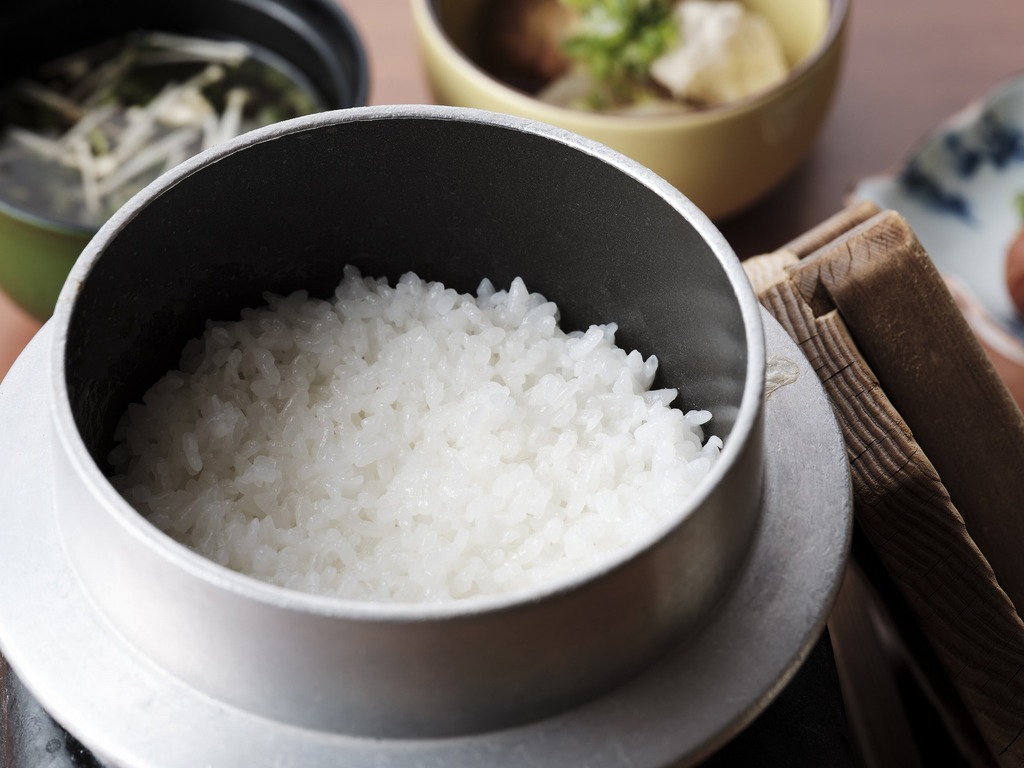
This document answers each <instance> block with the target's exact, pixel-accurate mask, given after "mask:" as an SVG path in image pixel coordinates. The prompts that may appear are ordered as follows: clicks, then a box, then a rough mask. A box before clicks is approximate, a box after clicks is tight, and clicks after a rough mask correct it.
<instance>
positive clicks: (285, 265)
mask: <svg viewBox="0 0 1024 768" xmlns="http://www.w3.org/2000/svg"><path fill="white" fill-rule="evenodd" d="M143 194H144V195H145V193H143ZM127 207H128V208H129V209H132V212H133V213H134V216H133V218H131V220H130V221H128V222H127V223H126V224H125V225H124V227H123V229H121V231H120V232H117V233H116V235H114V236H111V237H108V238H107V242H106V243H105V245H104V247H103V250H102V253H101V255H100V258H98V260H97V261H96V262H95V264H94V265H93V267H92V269H91V271H90V272H89V274H88V277H87V279H86V281H85V283H84V285H82V286H81V287H80V290H79V292H78V295H77V298H76V304H75V307H74V314H73V317H72V318H71V320H70V330H69V337H68V341H67V360H66V365H67V367H66V378H67V384H68V387H69V389H70V395H71V405H72V408H73V411H74V413H75V415H76V419H77V423H78V427H79V429H80V430H81V433H82V435H83V437H84V439H85V442H86V444H87V446H88V447H89V450H90V451H91V453H92V454H93V456H94V458H95V459H96V460H97V462H99V463H100V465H101V466H104V458H103V457H104V456H105V455H106V452H107V449H108V448H109V446H110V442H109V441H110V435H111V432H112V430H113V426H114V423H115V422H116V420H117V418H118V416H119V415H120V414H121V413H122V412H123V410H124V408H125V407H126V405H127V403H128V402H129V401H131V400H133V399H137V398H138V397H139V396H140V395H141V393H142V392H143V391H144V390H145V388H147V387H148V386H149V385H150V384H151V383H152V382H153V381H155V379H156V378H158V376H159V375H161V374H162V373H163V372H165V371H166V370H168V369H169V368H171V367H174V366H176V363H177V355H178V352H179V350H180V349H181V348H182V346H183V344H184V342H185V341H186V340H187V339H188V338H191V337H194V336H198V335H200V334H201V333H202V330H203V326H204V321H205V320H206V319H208V318H214V319H230V318H235V317H237V315H238V313H239V311H240V309H241V308H243V307H246V306H252V305H258V304H261V303H263V293H264V292H265V291H272V292H277V293H287V292H291V291H294V290H296V289H300V288H303V289H308V290H309V291H310V292H311V293H312V294H317V295H321V296H323V295H327V294H329V293H330V292H331V291H332V290H333V288H334V287H335V286H336V285H337V283H338V282H339V281H340V280H341V276H342V268H343V266H344V265H345V264H346V263H349V262H351V263H353V264H354V265H356V266H357V267H359V268H360V269H361V270H362V271H363V273H364V274H366V275H372V276H386V277H388V278H389V279H391V280H392V281H394V280H395V279H397V278H398V277H399V276H400V275H401V274H402V273H403V272H406V271H410V270H412V271H415V272H417V273H418V274H419V275H420V277H422V278H424V279H430V280H439V281H441V282H443V283H445V284H446V285H448V286H450V287H454V288H457V289H458V290H460V291H464V292H465V291H475V289H476V287H477V285H478V283H479V281H480V280H481V279H482V278H484V277H488V278H490V279H491V280H492V281H493V282H494V283H495V285H496V286H499V287H507V286H508V284H509V282H510V281H511V280H512V278H514V277H516V276H522V277H523V279H524V280H525V281H526V284H527V286H528V287H529V288H530V289H531V290H533V291H539V292H541V293H543V294H544V295H545V296H547V297H548V298H549V299H551V300H554V301H556V302H557V303H558V305H559V307H560V309H561V312H562V323H563V326H564V327H565V328H566V329H574V328H576V329H578V328H585V327H587V326H588V325H590V324H592V323H604V322H612V321H614V322H616V323H617V324H618V325H619V332H618V336H617V340H618V343H619V345H620V346H622V347H625V348H628V349H632V348H636V349H639V350H640V351H641V352H642V353H643V354H644V355H645V356H646V355H650V354H657V356H658V360H659V362H660V366H659V378H660V381H659V382H658V383H659V384H660V385H666V386H676V387H679V388H680V389H681V392H682V395H681V397H680V399H679V400H678V401H677V405H678V406H679V407H681V408H684V409H686V408H690V407H701V408H707V409H708V410H711V411H712V412H713V413H714V414H715V421H714V423H713V424H712V425H711V426H712V428H713V430H714V432H715V433H716V434H718V435H720V436H722V437H723V438H726V439H727V435H728V432H729V431H730V429H731V427H732V421H733V419H734V417H735V414H736V410H737V408H738V407H739V402H740V398H741V395H742V388H743V386H744V381H745V376H746V366H747V364H748V349H747V344H748V343H749V341H748V339H747V338H746V336H745V330H744V324H743V318H742V316H741V312H740V309H739V307H738V306H737V302H736V297H735V292H734V288H733V287H732V286H731V285H730V282H729V279H728V278H727V275H726V273H725V272H724V271H723V267H722V264H721V263H720V261H719V258H718V257H717V256H716V255H715V254H714V253H712V251H711V249H710V246H709V245H708V243H707V242H705V240H704V239H703V237H702V234H701V233H700V232H699V231H698V230H697V229H696V228H695V227H694V225H693V224H691V223H690V222H689V221H687V219H686V218H684V217H683V216H682V215H680V213H679V211H678V210H676V208H674V207H673V205H671V204H670V203H668V202H667V201H666V200H665V199H663V198H662V197H661V196H660V195H659V194H658V193H657V192H655V191H653V190H652V189H651V188H649V187H647V186H645V185H644V184H642V183H640V182H639V181H637V180H636V179H634V178H631V177H630V176H628V175H626V174H624V173H622V172H621V171H620V170H618V169H617V168H615V167H613V166H611V165H609V164H608V163H606V162H605V161H603V160H601V159H599V158H596V157H592V156H589V155H587V154H584V153H581V152H580V151H579V150H578V149H576V148H574V147H571V146H567V145H565V144H562V143H560V142H557V141H551V140H549V139H547V138H543V137H539V136H535V135H531V134H528V133H522V132H518V131H514V130H511V129H508V128H500V127H495V126H492V125H483V124H479V123H475V122H471V121H466V122H460V121H451V120H434V119H411V118H407V119H383V120H371V121H360V120H356V121H353V122H344V123H341V124H338V125H325V126H321V127H319V128H317V129H315V130H302V131H299V132H295V133H283V134H281V135H279V136H276V137H273V138H272V139H271V140H267V141H261V142H260V143H257V144H254V145H252V146H249V147H247V148H245V149H243V150H241V151H237V152H235V153H233V154H229V155H228V156H226V157H223V158H222V159H220V160H219V161H217V162H216V163H213V164H211V165H208V166H207V167H203V168H200V169H199V170H198V171H196V172H195V173H192V174H191V175H189V176H188V177H187V178H184V179H182V180H181V181H180V182H179V183H177V184H175V185H174V186H171V187H169V188H167V189H165V190H164V191H163V192H162V193H161V194H158V195H153V196H152V199H149V200H147V201H138V202H136V203H134V204H133V203H129V205H128V206H127ZM100 237H101V238H102V237H103V232H102V231H101V235H100ZM757 343H760V342H759V340H758V342H757Z"/></svg>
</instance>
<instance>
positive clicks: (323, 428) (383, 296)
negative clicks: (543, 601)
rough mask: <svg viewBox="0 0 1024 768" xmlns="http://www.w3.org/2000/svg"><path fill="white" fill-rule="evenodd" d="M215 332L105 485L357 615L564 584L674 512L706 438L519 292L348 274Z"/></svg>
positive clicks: (137, 425) (242, 564)
mask: <svg viewBox="0 0 1024 768" xmlns="http://www.w3.org/2000/svg"><path fill="white" fill-rule="evenodd" d="M267 299H268V305H267V306H266V307H263V308H259V309H250V310H246V311H244V312H243V313H242V318H241V320H239V321H237V322H216V323H214V322H211V323H209V324H208V327H207V330H206V332H205V334H204V335H203V337H202V338H201V339H197V340H193V341H191V342H189V343H188V344H187V345H186V347H185V350H184V352H183V354H182V357H181V370H177V371H172V372H170V373H168V374H167V375H166V376H164V377H163V378H162V379H160V381H159V382H157V384H156V385H155V386H153V388H152V389H151V390H150V391H149V392H148V393H147V394H146V396H145V398H144V404H143V405H138V404H135V405H132V406H131V407H130V408H129V410H128V412H127V414H126V415H125V417H124V419H123V420H122V422H121V425H120V427H119V430H118V434H117V441H118V446H117V447H116V448H115V450H114V451H113V453H112V454H111V456H110V460H111V462H112V464H113V466H114V468H115V476H114V478H113V482H114V484H115V485H116V487H117V488H118V489H119V491H120V492H121V493H122V494H123V495H124V496H125V498H126V499H127V500H128V501H129V503H131V504H132V505H133V506H134V507H135V508H136V509H138V510H139V511H140V512H141V513H142V514H143V515H145V516H146V517H147V518H148V519H149V520H150V521H152V523H153V524H154V525H156V526H157V527H158V528H160V529H161V530H163V531H165V532H166V533H168V534H169V535H170V536H172V537H173V538H175V539H177V540H178V541H180V542H182V543H183V544H185V545H187V546H189V547H191V548H193V549H195V550H196V551H198V552H200V553H202V554H203V555H205V556H206V557H208V558H210V559H211V560H213V561H215V562H217V563H220V564H222V565H225V566H227V567H229V568H233V569H235V570H237V571H240V572H242V573H245V574H249V575H251V576H254V577H256V578H259V579H263V580H266V581H268V582H272V583H274V584H279V585H281V586H284V587H289V588H292V589H297V590H302V591H306V592H312V593H316V594H324V595H333V596H337V597H342V598H348V599H355V600H375V601H403V602H420V601H447V600H453V599H460V598H466V597H470V596H477V595H495V594H501V593H507V592H510V591H515V590H519V589H522V588H525V587H529V586H533V585H540V584H549V583H552V582H554V581H556V580H564V579H565V578H566V577H568V576H569V575H570V574H575V573H579V572H580V571H581V570H583V569H587V568H590V567H592V566H595V565H596V564H598V563H599V562H601V561H606V560H607V559H608V558H611V557H613V556H614V555H615V554H616V553H618V552H621V551H622V550H623V548H624V547H628V546H629V545H630V544H631V543H633V542H636V541H637V540H639V539H641V538H643V537H645V536H646V535H648V534H649V533H650V532H651V530H652V529H653V528H654V527H655V526H658V525H660V524H661V523H662V522H663V521H665V519H666V517H668V516H670V515H672V514H673V513H675V512H677V511H678V510H679V508H680V506H681V505H682V504H683V503H684V500H685V499H686V497H687V496H688V495H689V494H691V492H692V491H693V489H694V488H695V487H696V486H697V485H698V484H699V483H700V481H701V479H702V478H703V477H704V476H705V475H706V474H707V472H708V469H709V467H710V466H711V464H712V462H713V461H714V460H715V458H716V457H717V455H718V453H719V450H720V448H721V445H722V443H721V441H720V440H719V439H718V438H717V437H711V438H709V439H708V441H707V443H706V444H704V445H702V442H703V439H702V438H703V435H702V429H701V426H700V425H701V424H704V423H706V422H707V421H708V419H709V418H710V414H709V413H707V412H706V411H691V412H690V413H687V414H683V413H682V412H681V411H680V410H678V409H675V408H671V407H670V406H669V403H670V402H671V401H672V400H673V399H674V398H675V395H676V391H675V390H669V389H662V390H650V386H651V382H652V380H653V378H654V373H655V370H656V368H657V360H656V358H654V357H653V356H652V357H650V358H648V359H647V360H646V361H645V360H644V359H643V357H642V356H641V354H640V353H639V352H636V351H633V352H630V353H629V354H627V353H626V352H625V351H624V350H622V349H620V348H618V347H616V346H615V343H614V335H615V330H616V328H615V325H614V324H609V325H604V326H600V325H595V326H591V328H590V329H589V330H587V331H586V332H585V333H580V332H574V333H570V334H565V333H564V332H562V331H561V330H560V329H559V327H558V324H557V322H558V310H557V308H556V306H555V305H554V304H553V303H551V302H549V301H547V300H546V299H545V298H544V297H543V296H541V295H540V294H536V293H533V294H531V293H529V292H528V290H527V288H526V286H525V285H524V283H523V281H522V280H520V279H518V278H517V279H516V280H514V281H513V282H512V284H511V287H510V288H509V289H508V290H507V291H505V290H501V291H496V290H495V288H494V287H493V286H492V285H491V283H490V282H489V281H487V280H484V281H483V282H482V283H481V285H480V288H479V290H478V294H477V297H476V298H474V297H473V296H470V295H462V294H458V293H457V292H456V291H454V290H452V289H447V288H445V287H444V286H443V285H441V284H440V283H436V282H425V281H423V280H421V279H420V278H418V277H417V276H416V275H413V274H407V275H405V276H404V277H402V278H401V280H400V281H399V282H398V284H397V285H396V286H394V287H390V286H388V284H387V283H386V281H383V280H376V279H372V278H364V277H362V276H361V275H360V274H359V272H358V271H357V270H355V269H354V268H351V267H350V268H347V269H346V272H345V279H344V281H343V282H342V283H341V285H340V286H339V287H338V289H337V291H336V293H335V297H334V298H333V299H332V300H330V301H322V300H318V299H311V298H309V297H308V296H307V294H306V293H304V292H298V293H295V294H293V295H291V296H288V297H280V296H272V295H268V297H267Z"/></svg>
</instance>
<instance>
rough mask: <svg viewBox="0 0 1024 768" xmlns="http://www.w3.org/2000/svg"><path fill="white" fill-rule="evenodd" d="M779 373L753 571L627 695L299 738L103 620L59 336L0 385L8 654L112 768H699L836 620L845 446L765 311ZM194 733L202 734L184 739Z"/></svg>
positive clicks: (845, 503) (30, 353) (0, 536)
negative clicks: (57, 378) (62, 408)
mask: <svg viewBox="0 0 1024 768" xmlns="http://www.w3.org/2000/svg"><path fill="white" fill-rule="evenodd" d="M762 316H763V318H764V322H765V331H766V344H767V352H768V359H769V366H770V367H771V361H772V359H773V358H777V359H781V360H783V361H788V364H789V365H790V366H791V365H792V364H796V366H797V367H798V370H799V375H798V377H797V378H796V380H795V381H794V382H793V383H790V384H788V385H785V386H783V387H781V388H779V389H777V390H775V391H774V392H771V393H770V394H769V395H768V399H767V402H766V404H765V445H766V451H765V490H764V501H763V508H762V514H761V516H760V523H759V528H758V530H757V531H756V535H755V538H754V542H753V548H752V550H751V553H750V557H749V558H748V560H747V562H746V564H745V566H744V570H743V572H742V573H741V574H739V576H738V578H737V581H736V583H735V586H734V587H733V589H732V591H731V592H729V593H728V594H727V595H726V597H725V598H724V599H723V601H722V603H721V604H720V605H719V606H717V608H716V609H715V611H714V613H713V614H712V615H711V616H710V617H709V619H708V620H707V621H706V622H705V623H704V624H703V625H702V626H701V627H700V628H699V629H698V630H697V631H696V633H695V634H694V635H692V636H690V637H689V638H688V639H687V640H685V641H684V642H683V643H682V644H680V645H679V646H678V647H677V648H676V649H675V650H673V651H672V652H671V653H670V654H669V656H668V657H667V658H665V659H664V660H662V661H661V662H659V663H658V664H657V665H655V667H654V668H652V669H649V670H648V671H647V672H645V673H642V674H640V675H639V676H637V677H636V678H634V679H633V680H631V681H629V682H628V683H626V684H624V685H622V686H620V687H619V688H617V689H616V690H614V691H612V692H611V693H609V694H607V695H605V696H601V697H599V698H597V699H595V700H593V701H590V702H587V703H585V704H583V705H582V706H579V707H576V708H574V709H571V710H569V711H567V712H564V713H562V714H560V715H557V716H554V717H549V718H546V719H542V720H539V721H536V722H532V723H528V724H525V725H522V726H519V727H515V728H509V729H505V730H501V731H494V732H485V733H475V734H470V735H467V736H459V737H452V738H436V739H417V740H409V739H405V740H403V739H388V738H383V739H375V738H361V737H356V736H346V735H341V734H335V733H327V732H322V731H315V730H309V729H303V728H297V727H295V726H290V725H286V724H282V723H278V722H275V721H273V720H271V719H267V718H265V717H260V716H257V715H255V714H252V713H248V712H245V711H243V710H241V709H238V708H234V707H230V706H227V705H225V704H223V703H221V702H218V701H216V700H215V699H213V698H211V697H209V696H207V695H205V694H203V693H201V692H199V691H197V690H195V689H193V688H191V687H189V686H188V685H186V684H184V683H183V682H181V681H180V680H178V679H176V678H174V677H173V676H171V675H169V674H165V673H164V672H163V671H162V670H160V669H159V668H157V667H156V666H155V665H154V664H153V663H152V662H151V661H150V660H148V659H147V658H145V657H144V656H143V655H142V654H141V653H140V652H139V651H137V650H136V649H135V648H134V647H133V646H131V645H129V644H128V643H127V642H126V641H125V640H124V639H123V638H122V637H121V636H120V635H119V634H118V633H117V632H116V631H115V630H114V629H113V627H112V626H111V625H110V624H109V623H108V622H107V621H106V620H105V619H104V617H103V616H102V615H101V614H100V613H99V611H98V610H97V608H96V607H95V605H94V604H93V603H92V602H91V600H90V599H88V597H87V595H86V593H85V591H84V589H83V586H82V585H81V584H80V583H79V581H78V579H77V577H76V576H75V575H74V572H73V570H72V567H71V564H70V563H69V561H68V558H67V554H66V552H65V549H64V546H63V543H62V541H61V535H60V533H59V530H58V526H57V520H56V504H55V500H54V498H55V494H54V492H55V486H56V484H59V483H61V482H62V478H61V477H60V476H58V475H55V473H54V471H53V459H52V455H51V446H52V443H53V440H54V435H53V431H52V428H51V426H50V420H49V414H48V411H47V404H46V402H45V400H44V398H43V397H41V396H40V392H45V391H46V390H47V389H48V387H47V386H46V380H47V377H48V376H49V375H50V371H49V366H48V362H47V356H46V350H47V348H48V343H49V336H50V334H51V331H52V326H50V325H48V326H46V327H44V329H43V330H42V331H41V332H40V333H39V334H38V335H37V337H36V338H35V339H34V340H33V342H32V343H31V344H30V345H29V347H28V348H27V350H26V351H25V352H24V353H23V354H22V356H21V358H20V359H19V361H18V362H17V363H16V365H15V367H14V368H13V369H12V371H11V373H10V374H9V375H8V376H7V378H6V379H5V380H4V382H3V385H2V387H0V429H2V430H3V434H5V435H6V436H7V438H8V439H6V440H4V441H3V442H2V443H0V487H2V488H3V489H4V493H5V497H6V503H5V505H4V507H5V509H4V514H3V515H0V627H2V628H3V629H2V633H0V651H2V652H3V654H4V656H5V657H6V658H7V660H8V662H9V663H10V665H11V667H12V669H13V670H14V672H15V673H16V674H17V675H18V676H19V677H20V678H21V680H22V681H23V682H24V684H25V686H26V688H27V689H28V690H29V691H30V692H31V694H32V695H33V696H35V697H36V698H37V699H38V700H39V702H40V703H41V705H42V706H43V707H44V708H45V709H46V710H47V711H48V712H49V713H50V714H51V715H52V716H53V717H54V719H56V720H57V721H58V722H60V723H61V724H62V725H64V726H65V727H66V728H67V729H68V730H69V731H70V732H71V733H72V734H74V735H75V736H76V737H77V738H78V739H79V740H81V741H82V742H83V744H85V745H86V746H87V747H88V748H89V749H91V750H93V751H94V753H95V754H96V755H97V756H98V757H100V759H103V760H105V761H107V762H109V764H110V765H111V766H118V767H120V768H135V767H136V766H144V765H145V766H168V767H169V766H181V767H182V768H185V767H186V766H187V767H189V768H191V767H192V766H195V765H206V764H209V765H218V766H239V767H240V768H241V766H250V765H256V764H260V763H262V762H264V761H265V760H266V759H267V757H268V756H269V755H274V756H276V757H277V759H278V762H277V763H276V764H278V765H294V766H304V767H305V768H319V767H320V766H324V768H326V767H327V766H333V765H339V764H345V765H356V764H359V765H364V764H370V763H372V764H373V765H375V766H380V767H381V768H407V767H409V766H418V765H446V766H454V767H456V768H457V767H458V766H467V767H468V766H478V765H492V766H496V767H499V768H500V767H501V766H513V765H517V766H518V765H524V764H525V765H534V766H565V765H588V766H592V767H593V768H602V767H603V766H622V765H630V766H637V767H638V768H644V767H648V766H649V767H651V768H653V767H654V766H663V765H667V764H673V765H691V764H694V763H696V762H699V761H700V760H702V759H704V758H706V757H707V756H708V755H710V754H711V753H712V752H713V751H715V750H716V749H717V748H719V747H720V746H722V745H723V744H724V743H725V742H726V741H728V740H729V739H730V738H731V737H732V736H734V735H735V734H736V733H738V732H739V731H740V730H742V728H744V727H745V726H746V725H747V724H748V723H749V722H750V721H751V720H753V719H754V718H755V717H756V716H757V714H759V713H760V712H761V711H762V710H763V709H764V708H765V707H766V706H767V705H768V704H769V703H770V702H771V701H772V699H773V698H774V697H775V695H776V694H777V693H778V692H779V691H780V690H781V689H782V688H783V686H784V685H785V684H786V683H787V682H788V681H789V679H790V678H791V677H792V675H793V674H794V673H795V672H796V670H797V669H798V668H799V666H800V664H801V663H802V661H803V660H804V658H805V657H806V655H807V653H808V652H809V650H810V649H811V647H812V646H813V645H814V643H815V642H816V640H817V639H818V637H819V636H820V634H821V632H822V630H823V629H824V626H825V621H826V619H827V616H828V613H829V611H830V610H831V607H832V605H833V603H834V600H835V597H836V594H837V592H838V588H839V584H840V581H841V576H842V572H843V567H844V565H845V562H846V557H847V554H848V551H849V545H850V535H851V525H852V502H851V493H850V480H849V472H848V465H847V460H846V454H845V448H844V444H843V440H842V436H841V434H840V432H839V429H838V426H837V424H836V422H835V419H834V416H833V414H832V411H831V407H830V404H829V402H828V398H827V396H826V395H825V393H824V391H823V389H822V388H821V385H820V383H819V382H818V379H817V377H816V375H815V374H814V372H813V370H812V369H811V368H810V366H809V364H808V363H807V361H806V359H805V358H804V357H803V355H802V353H801V352H800V351H799V349H798V348H797V347H796V345H795V344H794V343H793V342H792V341H791V340H790V339H789V337H788V336H787V335H786V334H785V332H784V331H783V330H782V328H781V327H779V326H778V324H777V323H776V322H775V321H774V320H772V319H771V317H770V316H768V315H767V314H766V313H764V312H762ZM182 734H187V737H186V738H182Z"/></svg>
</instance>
